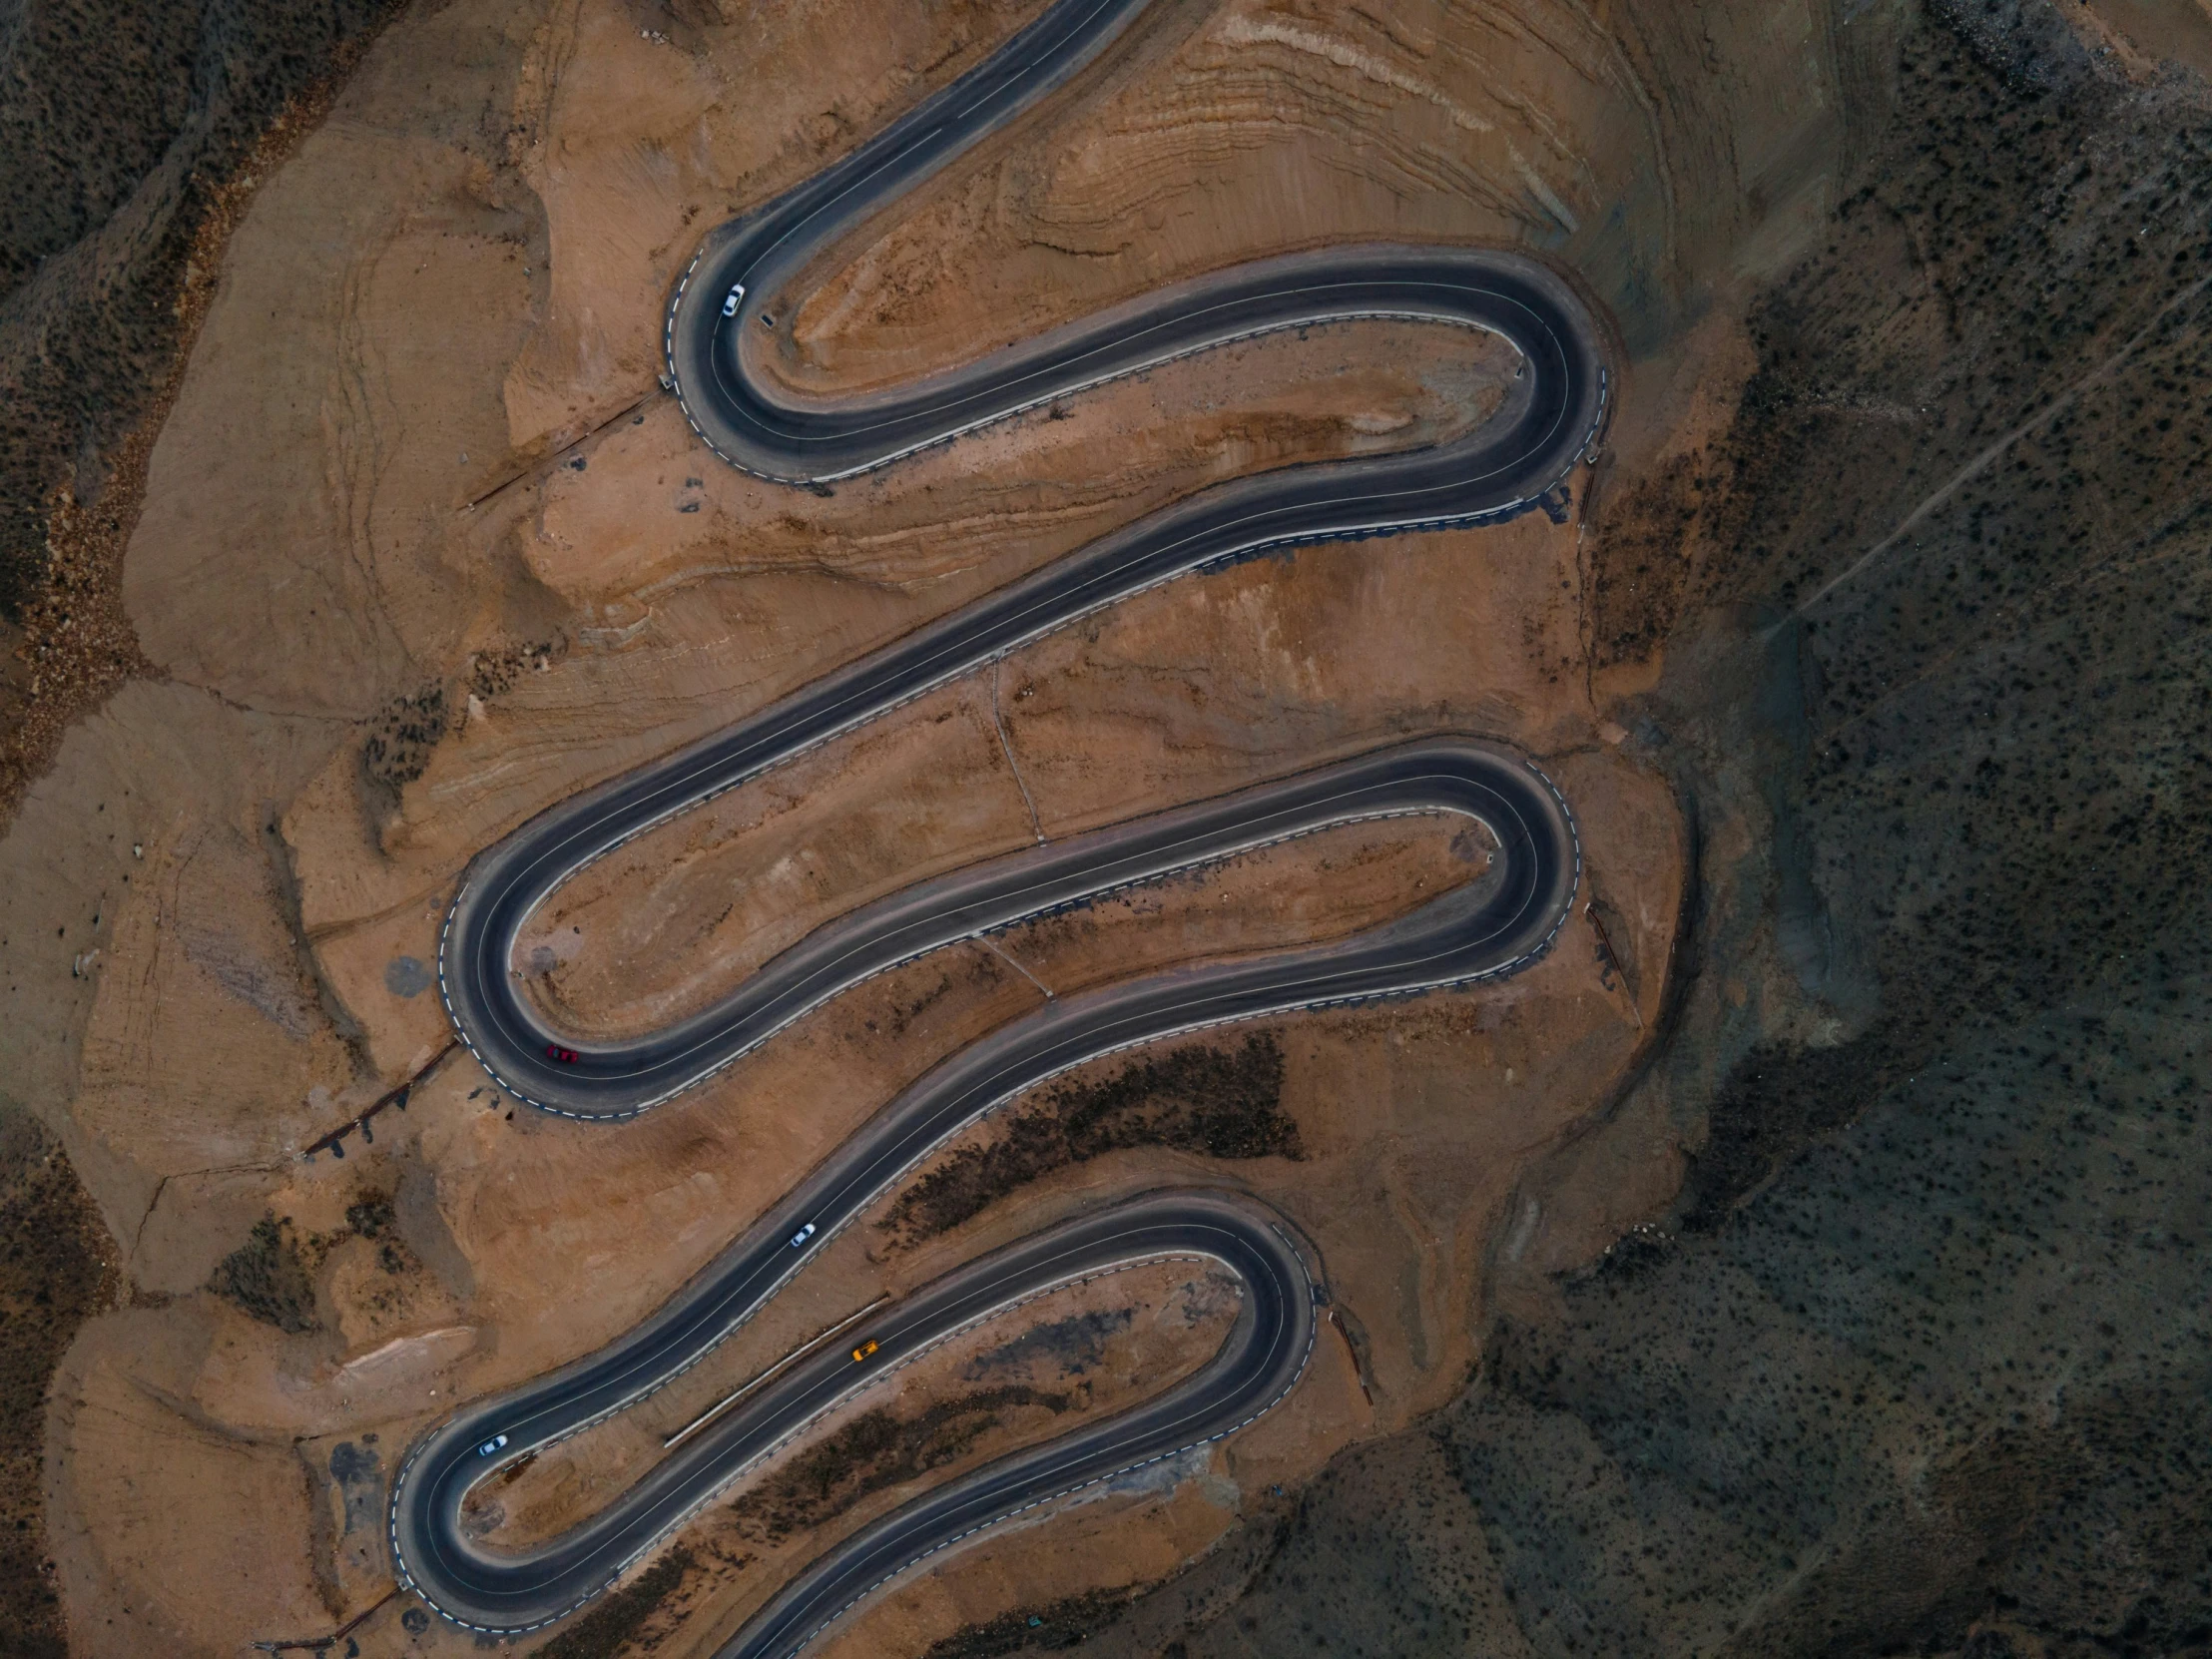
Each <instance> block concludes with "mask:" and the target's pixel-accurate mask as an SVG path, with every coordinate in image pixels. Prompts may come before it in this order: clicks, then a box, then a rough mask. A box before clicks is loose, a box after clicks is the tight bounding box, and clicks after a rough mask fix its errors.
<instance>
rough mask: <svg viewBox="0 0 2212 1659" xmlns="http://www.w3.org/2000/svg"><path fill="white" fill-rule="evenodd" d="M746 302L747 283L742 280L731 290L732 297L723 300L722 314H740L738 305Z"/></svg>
mask: <svg viewBox="0 0 2212 1659" xmlns="http://www.w3.org/2000/svg"><path fill="white" fill-rule="evenodd" d="M744 303H745V284H744V283H743V282H740V283H739V284H738V285H737V286H736V287H734V288H732V289H731V290H730V297H729V298H727V299H725V300H724V301H723V302H722V314H723V315H724V316H736V315H737V314H738V307H739V306H740V305H742V304H744Z"/></svg>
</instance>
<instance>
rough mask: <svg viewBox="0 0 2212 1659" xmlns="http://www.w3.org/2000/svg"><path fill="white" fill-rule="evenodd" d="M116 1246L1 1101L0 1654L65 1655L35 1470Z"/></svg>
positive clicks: (29, 1125) (24, 1657)
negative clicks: (74, 1343)
mask: <svg viewBox="0 0 2212 1659" xmlns="http://www.w3.org/2000/svg"><path fill="white" fill-rule="evenodd" d="M115 1259H116V1249H115V1246H114V1244H113V1242H112V1241H110V1239H109V1238H108V1235H107V1230H106V1229H105V1228H103V1227H102V1226H101V1224H100V1218H99V1215H98V1213H97V1212H96V1211H95V1210H94V1209H93V1206H92V1201H91V1200H90V1199H89V1198H87V1197H86V1196H85V1190H84V1188H83V1187H81V1186H79V1185H78V1183H77V1176H76V1172H75V1171H73V1170H72V1169H71V1168H70V1167H69V1160H68V1159H66V1158H65V1157H63V1156H62V1152H61V1148H59V1147H58V1146H56V1145H54V1144H53V1143H52V1142H51V1141H49V1140H48V1139H47V1137H46V1135H45V1134H44V1132H43V1131H42V1130H41V1129H40V1128H39V1126H38V1124H37V1123H36V1121H35V1120H33V1119H32V1118H31V1117H30V1116H29V1114H27V1113H24V1112H21V1111H18V1110H16V1109H15V1108H13V1107H8V1106H0V1659H67V1655H68V1651H69V1646H68V1632H67V1630H66V1628H65V1627H64V1625H63V1622H62V1610H61V1603H60V1600H59V1599H58V1597H57V1596H56V1594H55V1590H54V1580H53V1576H52V1570H51V1568H52V1563H51V1562H50V1561H49V1560H48V1558H47V1553H46V1510H45V1502H44V1498H43V1495H42V1492H41V1488H40V1469H41V1465H42V1461H43V1454H44V1451H45V1439H46V1409H45V1405H46V1387H47V1383H48V1381H49V1380H50V1379H51V1378H52V1376H53V1374H54V1367H55V1366H56V1365H58V1364H59V1363H60V1361H61V1357H62V1354H63V1353H64V1351H66V1350H67V1349H68V1347H69V1345H70V1342H71V1340H72V1339H73V1338H75V1336H76V1335H77V1328H78V1327H79V1326H81V1325H83V1324H84V1322H85V1321H86V1320H88V1319H90V1318H91V1317H92V1316H93V1315H95V1314H97V1313H100V1312H101V1311H102V1310H104V1309H106V1308H109V1307H112V1306H113V1305H114V1303H115V1299H116V1293H117V1290H118V1288H119V1286H120V1283H121V1281H120V1277H119V1276H118V1274H117V1273H116V1270H115V1269H114V1268H113V1267H112V1266H109V1265H107V1264H112V1263H113V1262H114V1261H115Z"/></svg>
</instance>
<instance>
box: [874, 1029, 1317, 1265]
mask: <svg viewBox="0 0 2212 1659" xmlns="http://www.w3.org/2000/svg"><path fill="white" fill-rule="evenodd" d="M1282 1103H1283V1047H1282V1044H1281V1043H1280V1042H1279V1041H1278V1040H1277V1039H1276V1036H1275V1033H1273V1032H1272V1031H1255V1032H1253V1033H1251V1034H1249V1035H1248V1036H1247V1037H1246V1038H1245V1040H1244V1042H1243V1043H1242V1044H1241V1045H1239V1046H1237V1047H1235V1048H1221V1047H1216V1046H1214V1045H1212V1044H1208V1043H1191V1044H1188V1045H1186V1046H1184V1047H1182V1048H1175V1049H1170V1050H1169V1051H1168V1052H1167V1053H1165V1054H1162V1055H1157V1056H1148V1057H1147V1058H1144V1059H1141V1060H1138V1061H1135V1062H1133V1063H1131V1064H1129V1065H1127V1066H1124V1067H1123V1068H1122V1069H1121V1070H1120V1071H1118V1072H1117V1073H1115V1074H1114V1075H1113V1076H1111V1077H1106V1078H1102V1079H1097V1080H1086V1081H1080V1082H1073V1083H1064V1084H1061V1085H1059V1086H1058V1087H1056V1088H1053V1089H1051V1090H1049V1091H1048V1092H1047V1093H1046V1094H1045V1096H1044V1098H1043V1099H1042V1100H1040V1101H1038V1102H1036V1103H1035V1104H1033V1105H1028V1106H1024V1107H1021V1108H1019V1109H1017V1110H1016V1111H1015V1112H1014V1113H1013V1115H1012V1116H1011V1117H1010V1118H1009V1119H1008V1120H1007V1121H1006V1123H1005V1125H1004V1127H1003V1128H1001V1129H1000V1130H999V1132H998V1134H997V1137H996V1138H995V1139H994V1140H992V1141H990V1142H989V1143H988V1144H986V1145H983V1146H962V1147H957V1148H955V1149H954V1150H953V1151H951V1152H950V1153H948V1154H946V1155H944V1156H943V1157H941V1158H940V1159H938V1160H937V1162H936V1163H935V1164H934V1165H933V1166H932V1167H931V1168H930V1169H928V1170H926V1171H925V1172H924V1173H923V1174H921V1175H920V1176H918V1177H917V1178H916V1179H915V1180H914V1181H913V1183H912V1184H911V1185H909V1186H908V1187H906V1188H905V1190H903V1191H902V1192H900V1193H899V1195H898V1196H897V1197H896V1198H895V1199H893V1200H892V1201H891V1204H890V1208H889V1210H888V1211H887V1212H886V1213H885V1215H884V1216H883V1218H882V1220H880V1221H878V1222H877V1223H876V1226H877V1227H878V1228H880V1229H881V1230H882V1231H883V1232H884V1233H886V1234H888V1235H889V1236H890V1237H891V1238H892V1239H894V1240H895V1241H896V1242H897V1243H898V1244H900V1245H914V1244H919V1243H920V1242H921V1241H922V1240H924V1239H933V1238H935V1237H936V1236H937V1235H938V1234H940V1233H948V1232H950V1231H951V1230H952V1229H953V1228H955V1227H957V1226H959V1225H960V1224H961V1223H962V1222H964V1221H967V1220H968V1219H970V1218H971V1217H973V1216H977V1215H980V1214H981V1213H982V1212H983V1211H984V1210H985V1209H987V1208H989V1206H991V1205H992V1204H994V1203H996V1202H997V1201H998V1200H999V1199H1001V1198H1003V1197H1005V1196H1006V1195H1007V1194H1008V1193H1010V1192H1012V1191H1014V1190H1015V1189H1016V1188H1017V1187H1022V1186H1025V1185H1027V1184H1028V1183H1029V1182H1032V1181H1035V1180H1037V1179H1038V1178H1040V1177H1041V1176H1045V1175H1048V1174H1050V1173H1051V1172H1052V1171H1054V1170H1057V1169H1064V1168H1066V1167H1067V1166H1068V1165H1070V1164H1080V1163H1084V1162H1086V1161H1088V1160H1089V1159H1092V1158H1096V1157H1099V1156H1101V1155H1102V1154H1104V1153H1108V1152H1114V1151H1119V1150H1121V1149H1122V1148H1125V1147H1137V1146H1158V1147H1167V1148H1170V1149H1172V1150H1174V1151H1178V1152H1192V1153H1197V1154H1198V1155H1199V1156H1201V1157H1207V1158H1271V1157H1274V1158H1299V1157H1303V1156H1304V1148H1303V1147H1302V1146H1301V1144H1300V1142H1299V1138H1298V1124H1297V1123H1296V1122H1295V1121H1293V1120H1292V1118H1291V1117H1290V1116H1289V1115H1288V1114H1287V1113H1285V1112H1284V1110H1283V1104H1282Z"/></svg>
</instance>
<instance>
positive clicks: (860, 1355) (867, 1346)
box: [852, 1343, 875, 1365]
mask: <svg viewBox="0 0 2212 1659" xmlns="http://www.w3.org/2000/svg"><path fill="white" fill-rule="evenodd" d="M874 1352H875V1345H874V1344H873V1343H862V1344H861V1345H860V1346H859V1347H858V1348H856V1349H854V1350H853V1351H852V1363H853V1364H854V1365H858V1364H859V1363H860V1362H861V1361H862V1360H865V1359H866V1358H867V1357H868V1356H869V1355H870V1354H873V1353H874Z"/></svg>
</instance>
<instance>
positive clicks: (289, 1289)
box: [208, 1216, 315, 1335]
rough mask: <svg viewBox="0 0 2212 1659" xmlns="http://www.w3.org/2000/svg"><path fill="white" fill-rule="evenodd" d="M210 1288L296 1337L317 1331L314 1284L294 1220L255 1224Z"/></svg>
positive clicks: (212, 1279)
mask: <svg viewBox="0 0 2212 1659" xmlns="http://www.w3.org/2000/svg"><path fill="white" fill-rule="evenodd" d="M208 1289H209V1290H211V1291H213V1292H215V1294H216V1295H217V1296H220V1297H222V1298H224V1299H225V1300H226V1301H229V1302H232V1303H235V1304H237V1305H238V1307H240V1308H241V1309H243V1310H244V1311H245V1312H246V1313H248V1314H250V1315H252V1316H253V1317H254V1318H255V1319H258V1320H260V1321H261V1322H262V1323H263V1324H264V1325H274V1326H275V1327H276V1328H277V1330H279V1331H284V1332H289V1333H292V1334H293V1335H297V1334H298V1333H300V1332H302V1331H312V1330H313V1329H314V1328H315V1306H314V1285H313V1283H312V1282H311V1281H310V1280H309V1279H308V1277H307V1269H306V1265H305V1264H304V1263H302V1262H301V1261H300V1259H299V1241H298V1240H297V1239H295V1238H294V1237H293V1236H292V1230H291V1221H290V1218H289V1217H286V1218H285V1219H283V1220H281V1221H279V1220H278V1219H277V1217H275V1216H264V1217H262V1219H261V1220H260V1221H258V1222H256V1223H255V1224H254V1231H253V1232H252V1233H250V1234H248V1235H247V1238H246V1243H244V1244H242V1245H240V1246H239V1247H238V1249H236V1250H234V1251H232V1252H231V1254H230V1255H228V1256H226V1257H224V1258H223V1260H222V1261H221V1262H219V1263H217V1264H216V1270H215V1272H214V1274H212V1275H211V1276H210V1277H209V1280H208Z"/></svg>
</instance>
